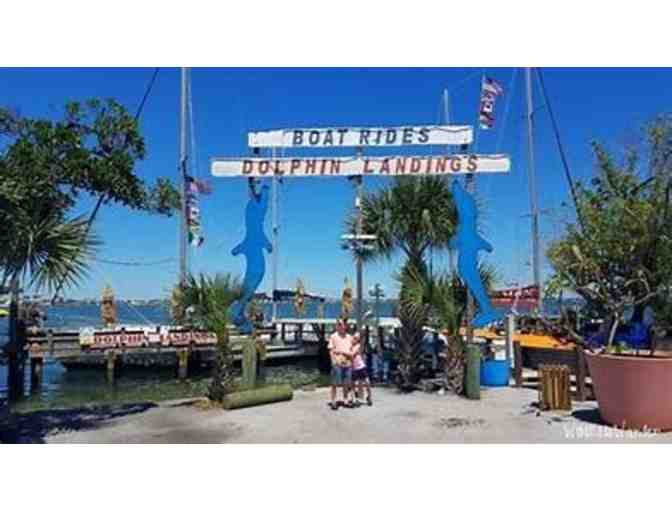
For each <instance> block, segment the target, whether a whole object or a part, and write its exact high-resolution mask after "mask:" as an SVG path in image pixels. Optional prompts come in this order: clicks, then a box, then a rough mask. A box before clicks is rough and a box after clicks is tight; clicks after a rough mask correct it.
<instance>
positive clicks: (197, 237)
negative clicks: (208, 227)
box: [189, 229, 205, 248]
mask: <svg viewBox="0 0 672 510" xmlns="http://www.w3.org/2000/svg"><path fill="white" fill-rule="evenodd" d="M199 230H200V229H199ZM203 241H205V238H204V237H203V236H202V235H201V234H200V231H197V232H193V231H192V230H189V244H190V245H192V246H195V247H196V248H199V247H200V246H201V245H202V244H203Z"/></svg>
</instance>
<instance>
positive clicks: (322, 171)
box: [211, 154, 511, 177]
mask: <svg viewBox="0 0 672 510" xmlns="http://www.w3.org/2000/svg"><path fill="white" fill-rule="evenodd" d="M510 166H511V161H510V159H509V157H508V156H506V155H504V154H494V155H482V154H454V155H445V156H439V155H437V156H379V157H362V158H355V157H339V158H333V157H332V158H325V157H318V158H275V159H271V158H245V159H240V158H231V159H230V158H217V159H213V160H212V165H211V171H212V175H214V176H216V177H272V176H273V175H278V176H282V177H348V176H352V175H372V176H381V177H393V176H396V175H411V176H413V175H415V176H422V175H459V174H477V173H497V172H508V171H509V169H510Z"/></svg>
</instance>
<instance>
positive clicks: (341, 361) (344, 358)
mask: <svg viewBox="0 0 672 510" xmlns="http://www.w3.org/2000/svg"><path fill="white" fill-rule="evenodd" d="M346 321H347V319H344V318H340V319H338V321H337V322H336V331H335V332H334V333H332V335H331V336H330V337H329V344H328V346H327V347H328V349H329V356H330V357H331V402H329V406H330V407H331V408H332V409H333V410H334V411H336V410H338V406H339V402H337V401H336V395H337V392H338V388H339V387H341V388H342V392H343V404H344V405H346V406H347V407H353V405H354V404H353V400H352V392H351V391H350V390H351V388H350V386H351V384H352V346H353V338H352V335H350V334H348V326H347V322H346Z"/></svg>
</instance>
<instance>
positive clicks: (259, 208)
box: [231, 184, 273, 334]
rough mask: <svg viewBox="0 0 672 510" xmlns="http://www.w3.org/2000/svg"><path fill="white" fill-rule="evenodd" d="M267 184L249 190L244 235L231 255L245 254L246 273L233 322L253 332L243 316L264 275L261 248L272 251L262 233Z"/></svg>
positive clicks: (266, 201) (239, 327) (246, 331)
mask: <svg viewBox="0 0 672 510" xmlns="http://www.w3.org/2000/svg"><path fill="white" fill-rule="evenodd" d="M268 193H269V187H268V185H267V184H264V185H263V186H262V187H261V191H260V192H259V194H256V193H254V191H251V192H250V201H249V202H248V203H247V207H246V208H245V239H244V240H243V242H242V243H240V244H239V245H238V246H236V247H235V248H234V249H233V250H232V251H231V255H233V256H236V255H240V254H242V255H244V256H245V266H246V267H245V277H244V279H243V285H242V296H241V298H240V299H239V300H238V301H236V302H235V303H234V305H233V307H232V314H233V323H234V324H235V325H236V326H238V329H239V330H240V332H241V333H243V334H250V333H252V322H251V321H250V320H249V319H248V318H247V317H246V316H245V309H246V308H247V305H248V304H249V303H250V301H252V298H253V297H254V293H255V292H256V290H257V287H259V284H261V282H262V280H263V279H264V273H265V272H266V259H265V258H264V249H266V251H267V252H269V253H271V251H273V247H272V245H271V242H270V241H269V240H268V237H266V234H265V233H264V218H265V217H266V210H267V209H268Z"/></svg>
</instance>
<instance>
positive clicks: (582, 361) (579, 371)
mask: <svg viewBox="0 0 672 510" xmlns="http://www.w3.org/2000/svg"><path fill="white" fill-rule="evenodd" d="M586 369H587V365H586V357H585V355H584V353H583V347H581V346H580V345H577V346H576V374H575V377H576V400H578V401H579V402H583V401H584V400H586V396H587V395H586V372H587V370H586Z"/></svg>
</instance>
